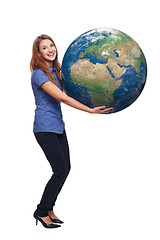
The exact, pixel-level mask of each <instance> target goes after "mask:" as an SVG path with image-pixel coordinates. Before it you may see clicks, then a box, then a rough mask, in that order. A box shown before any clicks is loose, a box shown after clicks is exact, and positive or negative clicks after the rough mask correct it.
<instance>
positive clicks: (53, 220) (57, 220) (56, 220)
mask: <svg viewBox="0 0 160 240" xmlns="http://www.w3.org/2000/svg"><path fill="white" fill-rule="evenodd" d="M49 217H50V216H49ZM50 219H51V221H52V222H53V223H60V224H62V223H64V222H62V221H61V220H60V219H59V218H55V219H53V218H51V217H50Z"/></svg>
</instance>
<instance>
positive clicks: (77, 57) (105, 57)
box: [62, 28, 147, 112]
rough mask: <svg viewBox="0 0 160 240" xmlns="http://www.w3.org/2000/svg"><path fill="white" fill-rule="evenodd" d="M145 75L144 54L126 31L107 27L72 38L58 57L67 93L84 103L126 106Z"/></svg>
mask: <svg viewBox="0 0 160 240" xmlns="http://www.w3.org/2000/svg"><path fill="white" fill-rule="evenodd" d="M146 77H147V64H146V60H145V56H144V54H143V52H142V50H141V48H140V47H139V45H138V44H137V43H136V42H135V41H134V40H133V39H132V38H131V37H130V36H128V35H127V34H125V33H123V32H121V31H119V30H115V29H109V28H98V29H93V30H90V31H88V32H86V33H84V34H82V35H80V36H79V37H78V38H76V39H75V40H74V41H73V42H72V43H71V44H70V46H69V47H68V49H67V51H66V53H65V55H64V57H63V61H62V79H63V82H64V85H65V89H66V91H67V93H68V95H69V96H71V97H73V98H74V99H76V100H78V101H79V102H81V103H83V104H85V105H86V106H88V107H91V108H93V107H97V106H106V107H107V108H108V107H113V108H114V111H113V112H118V111H120V110H123V109H125V108H126V107H128V106H130V105H131V104H132V103H133V102H134V101H135V100H136V99H137V98H138V96H139V95H140V93H141V92H142V90H143V88H144V85H145V82H146Z"/></svg>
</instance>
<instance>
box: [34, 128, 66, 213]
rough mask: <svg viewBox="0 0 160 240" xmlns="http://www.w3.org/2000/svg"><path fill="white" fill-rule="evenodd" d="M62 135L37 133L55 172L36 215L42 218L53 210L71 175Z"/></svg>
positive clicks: (36, 135)
mask: <svg viewBox="0 0 160 240" xmlns="http://www.w3.org/2000/svg"><path fill="white" fill-rule="evenodd" d="M60 135H61V134H56V133H47V132H39V133H35V137H36V139H37V141H38V143H39V145H40V146H41V148H42V150H43V152H44V153H45V155H46V157H47V159H48V161H49V163H50V165H51V167H52V171H53V175H52V177H51V179H50V180H49V181H48V183H47V185H46V187H45V189H44V193H43V195H42V198H41V201H40V204H38V206H37V210H36V214H37V215H39V216H40V217H45V216H47V215H48V211H50V210H52V208H53V205H54V203H55V200H56V198H57V195H58V193H59V192H60V189H61V188H62V186H63V184H64V182H65V179H66V178H67V175H68V173H69V169H68V166H67V163H66V159H65V157H64V150H62V146H61V144H60V142H59V140H58V137H60ZM62 135H63V134H62Z"/></svg>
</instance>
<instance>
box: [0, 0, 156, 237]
mask: <svg viewBox="0 0 160 240" xmlns="http://www.w3.org/2000/svg"><path fill="white" fill-rule="evenodd" d="M159 21H160V18H159V5H158V1H157V0H152V1H146V2H144V1H139V0H135V1H128V0H121V1H102V0H98V1H90V0H85V1H84V0H81V1H71V0H68V1H53V0H52V1H49V0H45V1H41V0H39V1H37V0H33V1H25V2H24V1H20V0H14V1H11V0H9V1H3V3H1V6H0V24H1V31H0V34H1V37H0V47H1V48H0V56H1V59H0V60H1V64H0V66H1V73H0V76H1V80H0V81H1V93H0V98H1V101H0V103H1V118H0V120H1V161H0V171H1V173H0V184H1V186H0V196H1V197H0V221H1V223H0V229H1V230H0V235H2V236H3V239H18V240H19V239H23V240H25V239H27V240H28V239H39V240H41V239H51V238H53V239H60V240H62V239H70V240H72V239H76V240H82V239H92V240H97V239H108V240H119V239H123V240H132V239H133V240H135V239H136V240H143V239H145V240H151V239H154V240H159V239H160V227H159V226H160V192H159V185H160V174H159V173H160V163H159V161H160V153H159V135H160V129H159V122H160V117H159V116H160V115H159V91H160V90H159V89H160V80H159V37H160V34H159V24H158V22H159ZM99 27H110V28H115V29H118V30H120V31H123V32H125V33H127V34H128V35H130V36H131V37H132V38H133V39H134V40H135V41H136V42H137V43H138V44H139V45H140V47H141V48H142V50H143V52H144V54H145V57H146V60H147V65H148V75H147V82H146V85H145V88H144V90H143V92H142V94H141V95H140V97H139V98H138V100H137V101H136V102H135V103H134V104H132V105H131V106H130V107H129V108H127V109H125V110H123V111H121V112H119V113H115V114H110V115H90V114H88V113H84V112H81V111H79V110H75V109H73V108H71V107H68V106H65V105H62V111H63V117H64V121H65V123H66V131H67V135H68V140H69V144H70V153H71V164H72V169H71V172H70V175H69V177H68V179H67V181H66V183H65V185H64V188H63V189H62V191H61V193H60V195H59V197H58V200H57V204H56V207H55V213H56V214H57V216H58V217H59V218H61V219H62V220H63V221H64V222H65V223H64V224H63V226H62V227H61V228H59V229H51V230H50V229H45V228H43V227H42V226H41V224H40V223H39V225H38V226H36V224H35V219H34V218H33V216H32V215H33V212H34V210H35V208H36V205H37V204H38V203H39V200H40V197H41V194H42V192H43V189H44V187H45V184H46V183H47V181H48V180H49V178H50V176H51V174H52V172H51V169H50V166H49V164H48V162H47V161H46V159H45V156H44V154H43V152H42V150H41V149H40V147H39V145H38V144H37V142H36V140H35V138H34V135H33V133H32V125H33V118H34V109H35V104H34V97H33V93H32V89H31V85H30V69H29V63H30V59H31V51H32V44H33V41H34V39H35V38H36V37H37V36H38V35H40V34H43V33H45V34H48V35H50V36H51V37H52V38H53V39H54V41H55V43H56V45H57V48H58V50H59V59H60V62H61V61H62V59H63V56H64V53H65V51H66V49H67V47H68V46H69V44H70V43H71V42H72V41H73V40H74V39H75V38H76V37H78V36H79V35H81V34H82V33H84V32H86V31H88V30H91V29H94V28H99ZM2 236H1V238H2Z"/></svg>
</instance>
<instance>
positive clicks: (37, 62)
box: [30, 34, 64, 90]
mask: <svg viewBox="0 0 160 240" xmlns="http://www.w3.org/2000/svg"><path fill="white" fill-rule="evenodd" d="M44 39H49V40H50V41H51V42H53V44H54V46H55V48H56V58H55V60H54V61H53V67H54V68H55V70H56V76H57V78H58V80H59V82H60V84H61V87H62V90H64V84H63V81H62V77H61V65H60V63H59V61H58V51H57V47H56V45H55V43H54V41H53V39H52V38H51V37H49V36H47V35H45V34H42V35H40V36H38V37H37V38H36V39H35V40H34V42H33V47H32V58H31V62H30V70H31V72H33V70H35V69H41V70H43V71H44V72H45V73H46V74H47V76H48V77H49V79H50V80H51V82H52V83H54V84H56V83H55V78H54V76H53V74H52V73H51V71H50V70H49V68H48V66H47V65H46V63H45V61H44V59H43V58H42V57H40V56H39V55H38V53H39V45H40V42H41V41H42V40H44Z"/></svg>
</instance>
